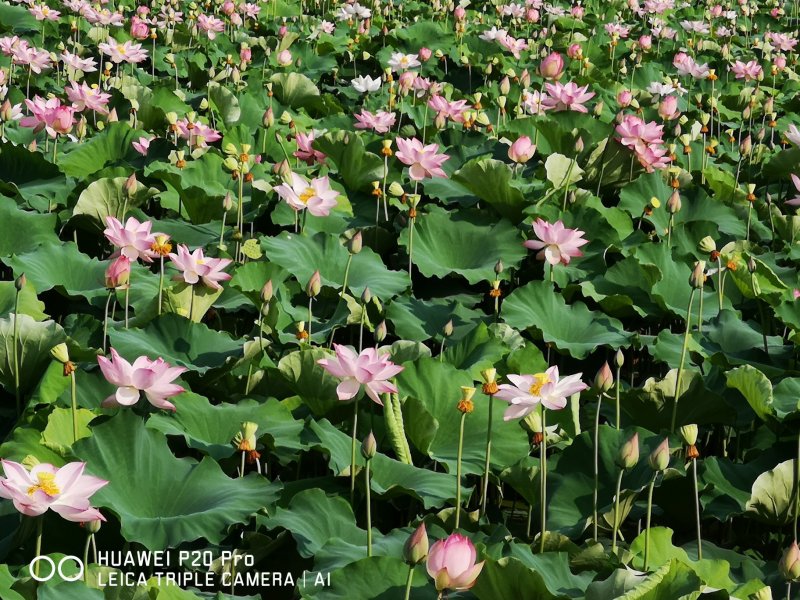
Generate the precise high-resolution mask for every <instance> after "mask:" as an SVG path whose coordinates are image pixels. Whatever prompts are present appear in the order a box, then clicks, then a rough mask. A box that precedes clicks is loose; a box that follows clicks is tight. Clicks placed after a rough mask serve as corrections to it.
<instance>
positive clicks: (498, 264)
mask: <svg viewBox="0 0 800 600" xmlns="http://www.w3.org/2000/svg"><path fill="white" fill-rule="evenodd" d="M502 272H503V261H502V260H498V261H497V262H496V263H494V273H495V275H500V273H502Z"/></svg>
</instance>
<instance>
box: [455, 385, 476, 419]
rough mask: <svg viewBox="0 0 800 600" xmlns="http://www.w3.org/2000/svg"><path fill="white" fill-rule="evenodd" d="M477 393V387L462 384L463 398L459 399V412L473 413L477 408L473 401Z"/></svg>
mask: <svg viewBox="0 0 800 600" xmlns="http://www.w3.org/2000/svg"><path fill="white" fill-rule="evenodd" d="M474 395H475V388H474V387H468V386H465V385H462V386H461V400H459V401H458V405H457V407H456V408H458V410H459V412H462V413H465V414H468V413H471V412H472V411H473V410H474V409H475V405H474V404H473V403H472V397H473V396H474Z"/></svg>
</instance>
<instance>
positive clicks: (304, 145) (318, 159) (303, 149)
mask: <svg viewBox="0 0 800 600" xmlns="http://www.w3.org/2000/svg"><path fill="white" fill-rule="evenodd" d="M314 136H315V134H314V132H313V131H309V132H308V133H303V132H300V131H298V132H297V137H296V138H295V141H296V142H297V151H296V152H294V154H293V156H295V157H296V158H299V159H300V160H302V161H303V162H305V163H306V164H307V165H308V166H309V167H310V166H311V165H313V164H314V163H319V164H322V163H324V162H325V154H324V153H322V152H320V151H319V150H315V149H314V148H313V147H312V146H311V144H313V143H314Z"/></svg>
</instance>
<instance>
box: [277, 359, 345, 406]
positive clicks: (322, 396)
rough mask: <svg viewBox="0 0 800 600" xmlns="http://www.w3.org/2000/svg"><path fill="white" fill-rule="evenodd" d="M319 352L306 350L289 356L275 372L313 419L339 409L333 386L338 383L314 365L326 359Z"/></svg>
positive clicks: (280, 363)
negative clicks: (313, 416)
mask: <svg viewBox="0 0 800 600" xmlns="http://www.w3.org/2000/svg"><path fill="white" fill-rule="evenodd" d="M330 357H331V355H330V353H328V352H325V350H323V349H322V348H307V349H303V350H297V351H295V352H290V353H289V354H287V355H286V356H284V357H283V358H282V359H281V360H280V362H279V363H278V371H280V373H281V374H282V375H283V377H284V378H286V380H287V381H288V383H289V387H290V388H291V390H292V391H293V392H295V393H296V394H297V395H298V396H299V397H300V398H302V401H303V403H304V404H306V405H307V406H308V407H309V408H310V409H311V411H312V412H313V413H314V414H315V415H319V416H322V415H325V414H327V413H328V412H330V411H331V410H333V409H334V408H335V407H337V406H338V405H339V399H338V396H337V395H336V386H338V385H339V380H338V379H337V378H336V377H334V376H333V375H331V374H330V373H328V372H327V371H326V370H325V369H323V368H322V367H321V366H320V365H319V364H317V361H318V360H320V359H322V358H330Z"/></svg>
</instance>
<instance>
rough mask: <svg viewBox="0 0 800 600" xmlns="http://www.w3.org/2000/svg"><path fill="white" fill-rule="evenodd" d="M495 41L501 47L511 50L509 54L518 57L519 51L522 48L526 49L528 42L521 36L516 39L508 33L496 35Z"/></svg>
mask: <svg viewBox="0 0 800 600" xmlns="http://www.w3.org/2000/svg"><path fill="white" fill-rule="evenodd" d="M497 43H499V44H500V45H501V46H502V47H503V48H505V49H506V50H508V51H509V52H511V55H512V56H513V57H514V58H520V53H521V52H522V51H523V50H527V49H528V42H526V41H525V40H523V39H522V38H520V39H517V38H515V37H512V36H510V35H508V34H506V35H503V36H499V35H498V37H497Z"/></svg>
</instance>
